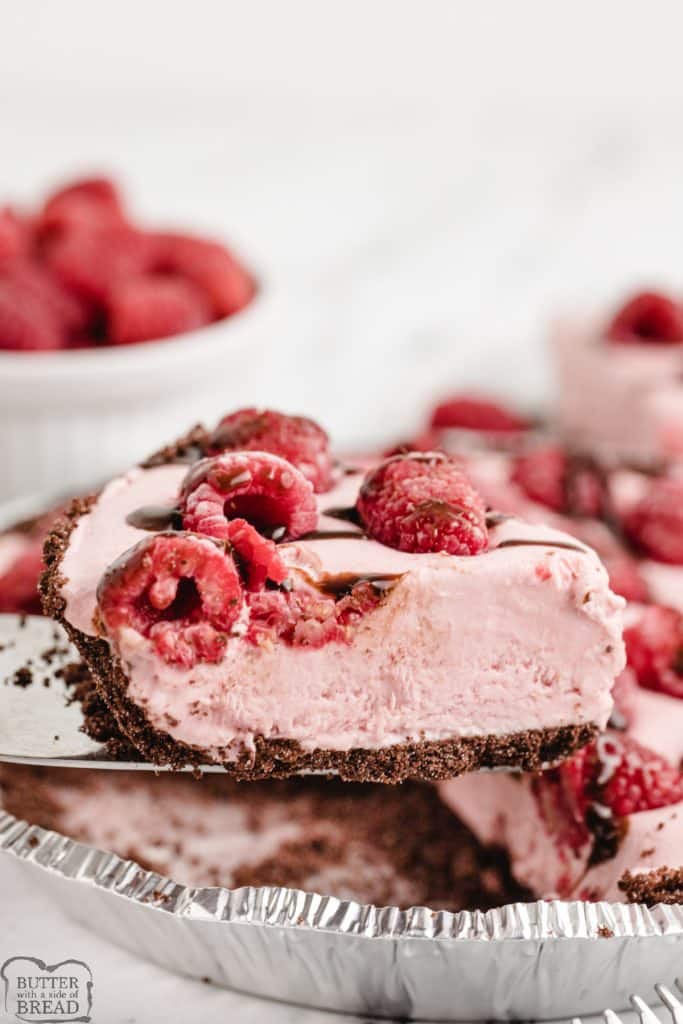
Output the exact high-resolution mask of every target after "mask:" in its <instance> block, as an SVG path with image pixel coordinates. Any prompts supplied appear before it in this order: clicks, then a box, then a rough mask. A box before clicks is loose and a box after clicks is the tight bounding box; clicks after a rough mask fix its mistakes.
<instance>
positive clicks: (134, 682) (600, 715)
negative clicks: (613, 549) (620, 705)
mask: <svg viewBox="0 0 683 1024" xmlns="http://www.w3.org/2000/svg"><path fill="white" fill-rule="evenodd" d="M186 471H187V467H186V466H181V465H171V466H163V467H159V468H155V469H150V470H139V469H137V470H133V471H131V472H130V473H128V474H126V475H125V476H124V477H121V478H119V479H117V480H114V481H113V482H112V483H110V484H109V485H108V486H107V487H106V488H105V490H104V491H103V493H102V494H101V495H100V497H99V499H98V501H97V502H96V504H95V506H94V507H93V509H92V510H91V511H90V513H89V514H87V515H86V516H84V517H82V518H81V519H80V521H79V522H78V525H77V526H76V529H75V530H74V532H73V534H72V537H71V541H70V545H69V548H68V550H67V552H66V554H65V557H64V559H63V562H62V573H63V575H64V577H65V578H66V581H67V582H66V583H65V584H64V586H63V594H64V596H65V598H66V601H67V608H66V618H67V620H68V621H69V622H71V623H72V625H74V626H75V627H76V628H77V629H79V630H81V631H83V632H85V633H89V634H94V633H95V626H94V624H93V616H94V613H95V611H96V597H95V594H96V589H97V585H98V582H99V580H100V578H101V576H102V574H103V572H104V570H105V569H106V568H107V566H108V565H109V564H110V563H111V562H112V561H114V559H116V558H117V557H118V556H119V555H121V554H122V552H124V551H125V550H127V549H128V548H129V547H131V546H132V545H133V544H135V543H137V542H138V541H139V540H141V539H142V538H143V537H146V536H147V537H148V536H150V534H149V533H147V532H146V531H144V530H140V529H137V528H134V527H132V526H130V525H129V524H127V523H126V516H127V515H128V514H129V513H130V512H132V511H133V510H135V509H138V508H140V507H141V506H145V505H164V504H167V505H172V504H173V502H174V499H175V497H176V494H177V490H178V487H179V484H180V482H181V480H182V479H183V477H184V475H185V473H186ZM361 480H362V474H353V475H348V476H346V477H344V478H343V479H342V481H341V483H340V484H339V485H338V486H337V487H336V488H335V490H333V491H332V492H330V493H327V494H324V495H319V496H318V499H317V500H318V506H319V510H320V513H321V516H320V521H319V524H318V533H326V532H327V533H330V534H334V536H328V537H324V536H323V537H322V538H320V539H308V540H301V541H299V542H294V543H288V544H282V545H280V547H279V551H280V553H281V555H282V557H283V559H284V560H285V562H286V563H287V565H288V567H289V569H290V573H291V577H292V579H293V581H294V583H295V585H296V581H297V580H303V579H305V580H307V581H309V582H310V581H313V582H314V583H316V582H317V583H319V584H324V583H325V582H329V581H330V580H331V579H332V580H334V578H335V577H338V576H339V575H340V574H351V575H352V576H354V577H356V576H357V577H361V578H362V577H382V578H386V579H389V580H391V586H389V587H388V588H387V589H386V590H385V591H384V596H383V599H382V601H381V603H380V605H379V606H378V607H377V608H375V609H373V610H372V611H369V612H367V613H366V614H365V615H364V616H363V617H362V618H361V619H360V621H359V623H358V625H357V626H354V627H353V631H352V634H351V637H350V640H349V642H348V643H343V642H336V641H335V642H330V643H327V644H326V645H325V646H323V647H320V648H316V649H312V648H304V647H293V646H289V645H287V644H285V643H283V642H277V641H276V642H273V643H267V644H265V645H264V646H254V645H253V644H250V643H248V642H247V641H246V640H245V639H244V631H245V629H246V627H247V622H246V621H244V617H245V615H248V611H245V612H244V614H243V616H242V618H241V619H240V621H239V622H238V623H237V625H236V627H235V630H234V635H233V636H232V637H231V638H230V639H229V641H228V643H227V646H226V650H225V654H224V656H223V658H222V660H221V661H220V662H219V663H217V664H198V665H196V666H195V667H194V668H192V669H183V668H179V667H177V666H171V665H168V664H166V663H165V662H164V661H162V660H160V658H159V657H158V656H157V655H156V654H155V652H154V650H153V648H152V646H151V643H150V641H149V640H147V639H146V638H144V637H142V636H140V635H139V634H138V633H136V632H134V631H133V630H132V629H129V628H123V629H121V630H120V631H119V632H118V634H117V636H116V637H115V638H111V639H110V643H112V646H113V647H114V650H115V652H116V654H117V655H118V656H119V658H120V659H121V661H122V663H123V665H124V668H125V671H126V674H127V677H128V681H129V682H128V696H129V697H130V699H131V700H132V701H133V702H135V703H136V704H139V705H141V706H142V707H144V709H145V712H146V714H147V716H148V718H149V720H150V722H151V723H152V725H153V726H155V727H156V728H158V729H161V730H164V731H166V732H168V733H170V735H171V736H173V737H174V738H175V739H176V740H178V741H182V742H184V743H187V744H190V745H191V746H196V747H199V748H202V749H203V750H205V751H209V752H210V753H211V754H215V756H216V757H220V758H222V759H224V758H226V757H230V756H232V755H233V754H234V755H235V756H237V754H239V753H240V752H241V751H242V750H243V749H244V748H247V749H248V748H250V747H251V746H252V745H253V742H254V737H255V736H257V735H263V736H264V737H266V738H275V737H277V738H285V739H292V740H297V741H298V742H299V743H300V744H301V745H302V746H303V747H304V748H305V749H314V748H316V747H324V748H329V749H335V750H348V749H351V748H355V747H364V748H378V747H383V746H389V745H391V744H395V743H405V742H415V741H420V740H445V739H453V738H457V737H467V736H477V735H489V734H493V735H505V734H508V733H514V732H519V731H523V730H527V729H544V728H549V727H556V726H566V725H574V724H581V723H596V724H597V725H599V726H603V725H604V724H605V723H606V721H607V718H608V716H609V713H610V709H611V703H612V702H611V696H610V690H611V687H612V683H613V680H614V678H615V676H616V675H617V674H618V673H619V672H620V671H621V669H622V667H623V663H624V652H623V644H622V640H621V629H622V621H621V620H622V608H623V604H624V602H623V601H622V599H621V598H618V597H615V596H614V595H613V594H612V593H611V591H610V590H609V587H608V582H607V575H606V573H605V571H604V569H603V568H602V566H601V564H600V562H599V560H598V558H597V556H596V555H595V554H594V552H593V551H592V550H590V549H589V548H586V547H584V546H583V545H581V544H579V543H577V542H576V541H574V540H573V539H572V538H570V537H569V536H567V535H566V534H563V533H560V532H558V531H556V530H552V529H549V528H547V527H543V526H539V525H534V526H530V525H528V524H526V523H524V522H522V521H520V520H517V519H507V520H504V521H503V522H501V523H499V524H498V525H493V526H492V527H491V529H490V550H489V551H488V552H486V553H485V554H481V555H477V556H474V557H456V556H451V555H446V554H411V553H404V552H400V551H396V550H394V549H392V548H389V547H385V546H384V545H382V544H379V543H376V542H374V541H371V540H368V539H366V538H365V537H364V536H363V534H362V533H361V532H360V530H359V528H358V527H356V526H354V525H353V524H352V523H349V522H344V521H341V520H340V519H339V518H334V517H330V516H326V515H325V511H326V510H330V509H334V508H343V507H349V506H352V505H353V504H354V502H355V498H356V494H357V491H358V487H359V486H360V482H361ZM341 531H343V532H344V533H345V534H346V536H344V537H339V536H338V535H339V533H340V532H341Z"/></svg>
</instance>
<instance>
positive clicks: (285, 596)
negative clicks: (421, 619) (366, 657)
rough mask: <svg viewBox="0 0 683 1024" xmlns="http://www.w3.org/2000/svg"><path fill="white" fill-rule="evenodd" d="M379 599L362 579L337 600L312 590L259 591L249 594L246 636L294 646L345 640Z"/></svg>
mask: <svg viewBox="0 0 683 1024" xmlns="http://www.w3.org/2000/svg"><path fill="white" fill-rule="evenodd" d="M381 601H382V595H381V593H380V592H379V591H378V590H377V588H376V587H373V586H372V584H371V583H365V582H361V583H357V584H356V586H355V587H353V589H352V590H351V592H350V593H349V594H346V595H345V596H344V597H342V598H341V599H340V600H338V601H335V599H334V597H332V596H330V595H328V594H320V593H318V592H317V591H316V590H314V589H302V590H293V591H290V592H284V591H275V590H265V591H261V592H260V593H259V594H254V595H250V597H249V608H250V620H249V629H248V631H247V639H248V640H249V641H251V643H255V644H259V645H262V644H270V643H272V642H273V641H275V640H278V641H280V642H283V643H286V644H290V645H292V646H294V647H323V646H324V645H325V644H328V643H332V642H335V643H347V642H348V641H349V639H350V636H351V630H352V628H353V626H354V625H356V624H357V623H358V622H359V620H360V619H362V618H363V616H364V615H367V614H368V612H371V611H373V610H374V609H375V608H377V606H378V605H379V604H380V603H381Z"/></svg>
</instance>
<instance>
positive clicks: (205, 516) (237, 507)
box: [180, 452, 318, 540]
mask: <svg viewBox="0 0 683 1024" xmlns="http://www.w3.org/2000/svg"><path fill="white" fill-rule="evenodd" d="M180 502H181V511H182V513H183V524H184V526H185V529H186V530H192V531H194V532H195V533H203V534H207V535H208V536H209V537H217V538H218V539H219V540H230V522H229V521H230V520H231V519H246V520H247V522H248V523H251V525H252V526H255V527H256V529H257V530H259V531H260V532H262V533H264V534H267V535H270V536H271V537H274V538H275V539H277V540H285V539H286V540H293V539H295V538H296V537H302V536H303V535H304V534H306V533H310V532H311V530H314V529H315V527H316V525H317V522H318V509H317V505H316V502H315V496H314V494H313V487H312V486H311V484H310V483H309V481H308V480H307V479H306V478H305V476H304V475H303V474H302V473H300V472H299V470H298V469H296V467H295V466H293V465H292V464H291V463H290V462H286V461H285V460H284V459H281V458H279V457H278V456H277V455H271V454H269V453H266V452H224V453H223V455H215V456H214V457H213V458H209V459H202V461H201V462H198V463H197V465H196V466H194V467H193V468H192V469H191V470H190V472H189V473H188V474H187V476H186V477H185V480H184V481H183V485H182V488H181V492H180Z"/></svg>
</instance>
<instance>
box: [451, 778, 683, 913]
mask: <svg viewBox="0 0 683 1024" xmlns="http://www.w3.org/2000/svg"><path fill="white" fill-rule="evenodd" d="M438 788H439V795H440V796H441V799H442V800H443V801H444V803H445V804H447V805H448V806H449V807H450V808H451V810H452V811H454V812H455V813H456V814H457V815H458V817H459V818H461V819H462V821H464V823H465V824H466V825H467V826H468V827H469V828H470V829H471V830H472V831H473V832H474V834H475V836H476V837H477V839H479V840H480V842H482V843H483V844H484V845H493V846H499V847H502V848H503V849H505V850H506V852H507V854H508V856H509V858H510V867H511V870H512V874H513V876H514V877H515V878H516V879H517V881H518V882H520V883H521V884H522V885H526V886H528V888H529V889H531V891H532V892H533V893H534V894H535V895H536V896H538V897H539V898H542V899H552V898H554V897H557V898H561V899H600V900H613V901H619V900H623V898H624V894H623V892H621V890H620V889H619V886H618V882H619V879H620V878H621V877H622V875H623V874H624V872H625V871H631V872H633V873H634V874H635V873H637V872H642V871H651V870H654V869H655V868H658V867H663V866H670V867H675V866H676V865H678V864H679V863H680V859H681V843H682V842H683V803H677V804H672V805H671V806H668V807H660V808H657V809H656V810H653V811H640V812H638V813H636V814H631V815H629V816H628V817H627V818H626V819H622V820H623V822H624V823H625V828H624V835H623V838H622V839H621V842H620V843H619V846H618V849H617V851H616V853H615V855H614V856H613V857H610V858H609V859H607V860H604V861H602V862H601V863H599V864H594V865H590V864H589V860H590V855H591V849H592V843H591V842H588V843H586V844H585V845H584V846H583V847H581V848H580V849H579V850H573V849H572V848H571V847H570V846H569V845H568V844H567V842H566V840H565V837H564V836H563V835H562V834H554V833H553V831H552V830H551V828H550V827H549V826H548V824H547V822H546V820H545V818H544V817H543V815H542V814H541V812H540V809H539V805H538V802H537V800H536V797H535V795H534V791H533V782H532V776H531V775H513V774H508V773H504V772H491V773H487V774H480V775H477V776H467V775H463V776H460V777H459V778H457V779H449V780H448V781H447V782H440V783H438Z"/></svg>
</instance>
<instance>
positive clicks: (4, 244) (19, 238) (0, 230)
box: [0, 206, 31, 265]
mask: <svg viewBox="0 0 683 1024" xmlns="http://www.w3.org/2000/svg"><path fill="white" fill-rule="evenodd" d="M30 245H31V230H30V226H29V224H28V222H27V221H26V220H24V219H23V218H22V217H20V216H19V214H17V213H16V212H15V211H14V210H13V209H12V207H11V206H3V207H0V265H3V264H7V263H10V262H12V261H13V260H16V259H21V258H23V257H24V256H26V255H27V254H28V251H29V248H30Z"/></svg>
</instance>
